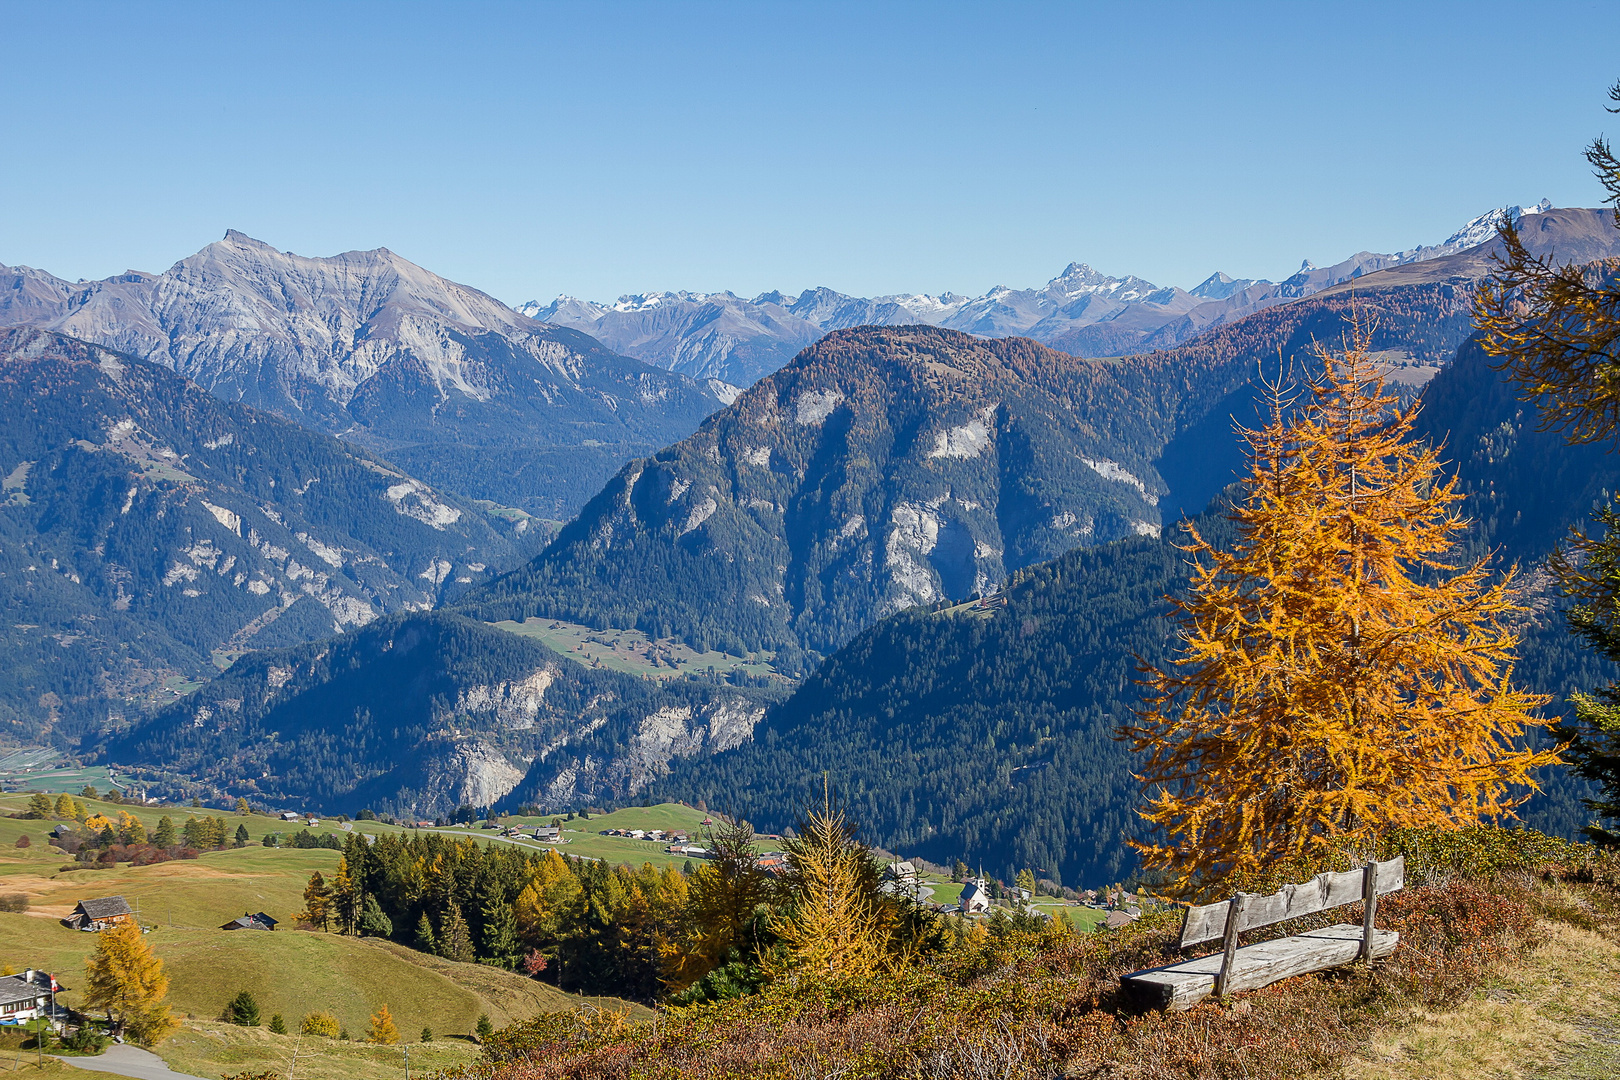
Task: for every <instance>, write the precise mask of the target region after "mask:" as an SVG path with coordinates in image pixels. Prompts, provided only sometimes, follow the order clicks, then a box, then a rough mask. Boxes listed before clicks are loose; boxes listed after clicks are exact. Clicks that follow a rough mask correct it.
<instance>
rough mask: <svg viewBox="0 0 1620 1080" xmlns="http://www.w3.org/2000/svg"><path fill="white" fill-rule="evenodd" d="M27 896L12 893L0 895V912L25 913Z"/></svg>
mask: <svg viewBox="0 0 1620 1080" xmlns="http://www.w3.org/2000/svg"><path fill="white" fill-rule="evenodd" d="M27 910H28V895H27V894H26V893H20V892H14V893H5V894H4V895H0V911H27Z"/></svg>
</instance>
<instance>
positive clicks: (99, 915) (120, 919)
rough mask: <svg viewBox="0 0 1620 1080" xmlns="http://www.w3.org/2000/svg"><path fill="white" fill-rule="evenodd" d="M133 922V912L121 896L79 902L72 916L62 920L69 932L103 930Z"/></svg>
mask: <svg viewBox="0 0 1620 1080" xmlns="http://www.w3.org/2000/svg"><path fill="white" fill-rule="evenodd" d="M134 921H135V912H134V911H132V910H130V906H129V902H128V901H127V900H125V899H124V898H123V897H122V896H103V897H101V898H100V899H99V900H80V901H79V902H78V904H77V905H75V906H74V908H73V914H71V915H69V916H68V917H67V918H65V919H63V920H62V925H63V926H65V927H67V928H68V929H70V930H105V929H107V927H109V926H117V925H118V924H119V923H132V922H134Z"/></svg>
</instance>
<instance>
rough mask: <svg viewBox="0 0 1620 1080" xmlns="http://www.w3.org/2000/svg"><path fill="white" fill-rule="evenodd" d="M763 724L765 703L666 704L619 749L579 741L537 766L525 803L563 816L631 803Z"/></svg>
mask: <svg viewBox="0 0 1620 1080" xmlns="http://www.w3.org/2000/svg"><path fill="white" fill-rule="evenodd" d="M764 716H765V706H764V704H762V703H761V702H759V701H757V700H750V699H749V698H746V697H743V696H741V695H731V694H727V693H725V692H723V691H722V692H720V693H719V694H717V695H716V696H714V697H713V698H711V699H710V700H708V701H704V702H679V703H675V702H671V703H665V704H661V705H659V706H658V707H656V708H653V709H651V710H650V711H647V712H645V713H644V714H643V715H641V717H640V719H639V721H638V722H636V723H635V724H634V727H633V728H631V729H630V730H629V731H627V732H626V733H625V737H622V738H620V739H618V740H616V741H615V742H612V743H610V742H607V741H605V740H592V741H589V742H586V741H584V740H579V741H576V742H575V743H574V744H572V745H567V746H563V747H560V748H558V749H557V750H555V751H552V752H551V753H548V754H547V755H546V756H545V757H543V758H542V759H541V760H539V761H537V762H535V764H534V766H533V767H532V768H531V769H530V771H529V775H528V776H527V777H526V778H525V779H524V790H523V793H524V794H525V795H526V796H527V797H526V798H525V799H524V801H527V802H531V803H533V804H534V805H537V806H540V807H542V808H545V809H564V808H567V807H571V806H581V805H585V804H587V803H591V802H614V801H619V800H623V799H628V798H631V797H633V796H635V795H636V794H638V793H639V792H641V791H642V790H644V789H645V788H646V787H647V786H648V785H649V784H651V783H652V782H653V781H655V780H658V779H660V778H662V777H664V776H667V775H668V774H669V771H670V768H671V766H672V765H673V764H674V763H675V762H676V761H678V760H680V759H683V758H693V757H708V756H710V755H712V754H718V753H720V752H722V751H725V750H730V749H733V748H734V747H737V746H741V745H742V744H743V743H745V742H747V741H748V740H749V739H750V738H751V737H752V736H753V733H754V727H755V726H756V725H757V724H758V723H759V722H760V720H762V719H763V718H764Z"/></svg>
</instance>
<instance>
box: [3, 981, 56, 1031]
mask: <svg viewBox="0 0 1620 1080" xmlns="http://www.w3.org/2000/svg"><path fill="white" fill-rule="evenodd" d="M60 989H62V986H61V984H59V983H58V982H57V981H56V980H55V979H53V978H51V976H49V975H47V974H45V973H44V972H43V971H35V970H34V969H33V968H29V969H28V970H27V971H25V972H23V973H22V974H21V975H6V976H0V1024H22V1023H26V1022H27V1021H29V1020H37V1019H38V1018H39V1017H41V1016H46V1015H48V1014H49V1013H50V1011H51V991H52V990H60Z"/></svg>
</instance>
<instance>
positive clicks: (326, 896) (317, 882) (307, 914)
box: [299, 870, 332, 930]
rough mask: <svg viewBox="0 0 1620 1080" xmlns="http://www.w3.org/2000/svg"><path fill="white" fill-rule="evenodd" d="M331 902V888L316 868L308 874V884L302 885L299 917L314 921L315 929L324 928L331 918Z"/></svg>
mask: <svg viewBox="0 0 1620 1080" xmlns="http://www.w3.org/2000/svg"><path fill="white" fill-rule="evenodd" d="M331 902H332V890H331V889H330V888H329V887H328V886H327V884H326V879H325V878H324V877H322V876H321V872H320V871H319V870H317V871H315V872H314V873H313V874H311V875H309V884H308V885H305V886H304V910H303V911H302V912H300V913H299V917H300V918H301V919H303V920H305V921H307V922H311V923H314V924H315V926H316V928H317V929H320V930H325V929H326V927H327V924H328V923H329V922H330V921H331V918H332V913H331Z"/></svg>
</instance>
